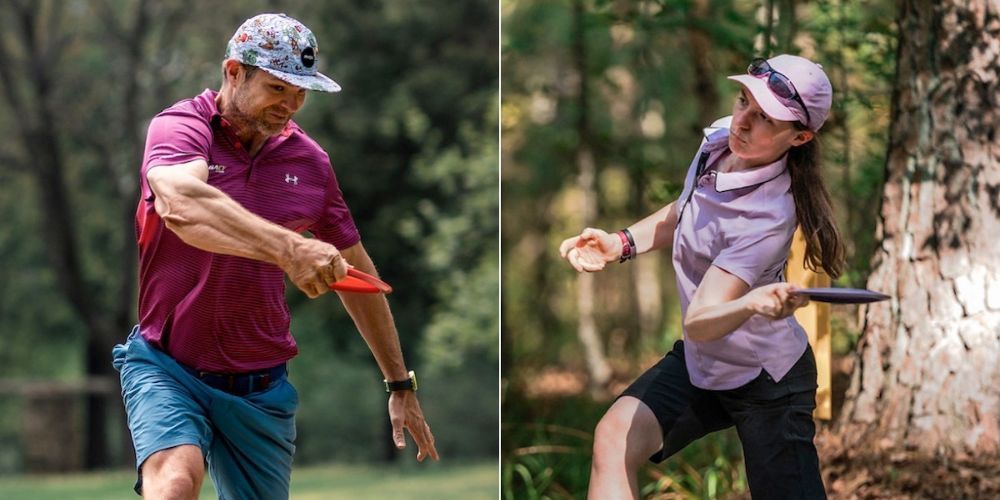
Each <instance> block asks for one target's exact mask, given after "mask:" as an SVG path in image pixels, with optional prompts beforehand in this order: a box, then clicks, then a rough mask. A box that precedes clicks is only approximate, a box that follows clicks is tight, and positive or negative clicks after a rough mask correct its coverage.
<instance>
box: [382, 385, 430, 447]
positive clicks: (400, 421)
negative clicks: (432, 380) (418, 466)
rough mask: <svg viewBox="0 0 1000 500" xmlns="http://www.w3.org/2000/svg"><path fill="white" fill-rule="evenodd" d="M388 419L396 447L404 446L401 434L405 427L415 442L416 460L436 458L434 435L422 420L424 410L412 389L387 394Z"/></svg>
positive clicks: (404, 439) (404, 441)
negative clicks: (390, 422)
mask: <svg viewBox="0 0 1000 500" xmlns="http://www.w3.org/2000/svg"><path fill="white" fill-rule="evenodd" d="M389 420H390V421H392V440H393V442H395V443H396V448H397V449H400V450H402V449H403V448H406V438H405V437H404V436H403V429H404V428H405V429H406V430H408V431H409V432H410V435H411V436H413V440H414V441H416V442H417V461H418V462H423V461H424V459H425V458H427V457H428V456H430V457H431V458H433V459H434V460H438V453H437V450H436V449H434V435H433V434H431V428H430V426H428V425H427V422H426V421H425V420H424V412H423V410H421V409H420V403H419V402H418V401H417V395H416V394H414V393H413V391H393V392H392V394H390V395H389Z"/></svg>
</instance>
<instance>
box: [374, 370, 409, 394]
mask: <svg viewBox="0 0 1000 500" xmlns="http://www.w3.org/2000/svg"><path fill="white" fill-rule="evenodd" d="M408 375H409V376H410V378H408V379H406V380H396V381H392V382H390V381H388V380H385V379H382V382H383V383H384V384H385V392H393V391H413V392H417V374H416V373H414V372H413V370H410V372H409V373H408Z"/></svg>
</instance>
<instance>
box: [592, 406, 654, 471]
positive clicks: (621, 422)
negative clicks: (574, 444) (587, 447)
mask: <svg viewBox="0 0 1000 500" xmlns="http://www.w3.org/2000/svg"><path fill="white" fill-rule="evenodd" d="M628 399H632V401H626V398H622V399H619V400H618V401H617V402H616V403H615V404H614V405H612V407H611V408H610V409H609V410H608V412H607V413H605V414H604V417H602V418H601V420H600V421H599V422H598V423H597V427H596V428H595V429H594V464H595V466H600V465H601V464H602V463H605V462H609V461H613V462H621V461H623V460H624V461H625V462H626V463H627V464H630V465H638V464H642V463H643V462H645V460H646V459H648V458H649V457H650V456H651V455H652V454H653V453H655V452H656V451H657V450H658V449H659V448H660V447H661V443H662V437H661V433H660V428H659V422H657V420H656V417H655V416H654V415H653V413H652V411H650V410H649V408H648V407H646V406H645V404H643V403H642V402H640V401H639V400H637V399H634V398H628Z"/></svg>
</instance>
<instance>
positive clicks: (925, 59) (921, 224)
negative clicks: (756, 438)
mask: <svg viewBox="0 0 1000 500" xmlns="http://www.w3.org/2000/svg"><path fill="white" fill-rule="evenodd" d="M897 15H898V21H897V22H898V23H899V28H900V29H899V55H898V62H897V64H898V66H897V76H896V86H895V90H894V93H893V103H892V106H893V108H892V128H891V142H890V144H891V147H890V149H889V157H888V161H887V162H886V166H885V175H886V182H885V191H884V194H883V198H882V207H881V214H880V217H879V220H878V229H877V237H878V239H879V241H880V246H879V247H878V249H877V251H876V253H875V255H874V258H873V264H872V266H873V268H872V274H871V276H870V277H869V279H868V287H869V288H872V289H875V290H882V291H884V292H885V293H888V294H890V295H892V296H893V300H892V301H889V302H881V303H878V304H873V305H870V306H868V307H866V308H864V309H863V314H864V334H863V337H862V338H861V342H860V345H859V346H858V351H857V363H856V368H855V369H854V374H853V379H852V383H851V388H850V390H849V392H848V396H847V402H846V403H845V406H844V410H843V413H842V417H841V419H840V422H839V435H840V436H841V437H842V439H843V440H844V442H845V444H846V445H847V446H848V447H852V446H854V445H856V444H857V445H860V444H861V443H865V442H874V444H875V446H874V451H875V452H889V451H901V450H906V449H916V450H919V452H921V453H922V454H925V455H929V456H934V455H941V456H945V457H951V458H954V457H958V456H962V455H971V456H984V455H996V454H997V453H998V452H1000V429H998V408H1000V389H998V387H1000V386H998V384H997V383H996V381H997V380H998V377H1000V371H998V370H1000V369H998V367H997V362H996V361H997V359H1000V335H998V333H997V332H998V331H1000V312H998V310H1000V276H998V275H997V272H996V270H997V268H998V266H1000V250H998V247H997V245H996V244H995V243H994V241H995V239H996V238H995V235H996V234H997V231H998V230H1000V219H998V215H1000V200H998V193H1000V178H998V177H997V172H998V168H997V162H998V157H997V152H996V148H995V144H996V137H997V133H996V128H997V124H998V121H997V118H998V116H997V111H996V110H997V106H998V104H1000V102H998V96H1000V83H998V82H1000V71H998V67H1000V65H998V62H1000V48H998V45H997V43H996V41H997V39H998V37H1000V17H998V16H1000V12H997V9H996V6H995V3H994V2H990V1H987V0H979V1H974V2H956V1H943V2H935V3H929V2H917V1H909V0H907V1H902V2H900V3H899V10H898V14H897ZM869 449H871V448H869Z"/></svg>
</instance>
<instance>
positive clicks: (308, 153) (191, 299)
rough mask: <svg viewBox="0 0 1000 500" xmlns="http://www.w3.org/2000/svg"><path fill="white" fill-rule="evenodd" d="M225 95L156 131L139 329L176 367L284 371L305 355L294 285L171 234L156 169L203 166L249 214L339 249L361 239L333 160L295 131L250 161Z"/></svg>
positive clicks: (196, 101)
mask: <svg viewBox="0 0 1000 500" xmlns="http://www.w3.org/2000/svg"><path fill="white" fill-rule="evenodd" d="M215 97H216V92H215V91H212V90H206V91H205V92H203V93H201V94H200V95H198V96H196V97H194V98H193V99H187V100H184V101H180V102H178V103H177V104H174V105H173V106H171V107H169V108H167V109H166V110H164V111H163V112H161V113H160V114H159V115H157V116H156V117H155V118H153V120H152V122H151V123H150V124H149V131H148V134H147V137H146V149H145V153H144V155H143V161H142V170H141V175H140V179H141V186H140V187H141V191H142V198H141V199H140V200H139V206H138V208H137V209H136V236H137V238H138V242H139V325H140V330H141V332H142V336H143V337H144V338H145V339H146V340H147V341H149V342H150V343H151V344H153V345H154V346H156V347H158V348H160V349H163V350H165V351H166V352H167V353H169V354H170V355H171V356H172V357H174V358H175V359H176V360H177V361H180V362H181V363H183V364H185V365H188V366H190V367H193V368H196V369H199V370H205V371H212V372H246V371H252V370H260V369H263V368H269V367H272V366H276V365H279V364H281V363H283V362H285V361H287V360H288V359H290V358H292V357H293V356H295V355H296V354H297V353H298V348H297V347H296V345H295V340H294V339H293V338H292V335H291V332H290V331H289V328H288V326H289V319H290V318H289V314H288V305H287V304H286V302H285V277H284V273H283V272H282V270H281V269H280V268H279V267H278V266H275V265H273V264H268V263H265V262H261V261H256V260H251V259H246V258H242V257H234V256H230V255H222V254H216V253H211V252H206V251H203V250H199V249H197V248H194V247H192V246H190V245H188V244H186V243H184V242H183V241H181V239H180V238H179V237H178V236H177V235H176V234H174V232H173V231H170V230H168V229H166V228H165V227H164V224H163V222H162V221H161V220H160V218H159V217H158V216H157V214H156V210H155V209H154V205H153V193H152V192H151V191H150V188H149V185H148V183H147V182H146V173H147V172H148V171H149V169H150V167H153V166H158V167H159V168H170V167H169V165H177V164H181V163H187V162H190V161H194V160H197V159H202V160H205V162H207V163H208V183H209V184H210V185H212V186H214V187H216V188H218V189H220V190H221V191H223V192H224V193H226V194H227V195H229V196H230V197H231V198H232V199H234V200H236V202H238V203H239V204H240V205H242V206H243V207H245V208H246V209H247V210H249V211H251V212H253V213H255V214H257V215H259V216H261V217H263V218H264V219H267V220H269V221H271V222H274V223H276V224H280V225H282V226H284V227H286V228H288V229H291V230H292V231H296V232H302V231H306V230H308V231H310V232H312V233H313V234H314V235H315V236H316V237H317V238H319V239H321V240H324V241H327V242H329V243H331V244H333V245H335V246H336V247H337V248H341V249H343V248H348V247H350V246H352V245H354V244H356V243H357V242H358V241H359V240H360V236H359V235H358V230H357V228H356V227H355V225H354V220H353V219H352V218H351V213H350V211H349V210H348V208H347V205H346V204H345V203H344V198H343V196H342V195H341V192H340V187H339V186H338V185H337V178H336V177H335V176H334V173H333V168H332V166H331V164H330V158H329V157H328V156H327V154H326V152H324V151H323V149H322V148H321V147H320V146H319V145H318V144H316V142H314V141H313V140H312V139H310V138H309V136H307V135H306V134H305V132H303V131H302V129H300V128H299V127H298V125H296V124H295V123H293V122H291V121H290V122H289V123H288V126H287V127H286V128H285V130H284V132H282V133H281V134H280V135H278V136H275V137H271V138H269V139H268V140H267V142H266V143H265V144H264V146H263V148H262V149H261V150H260V152H259V153H258V154H257V156H255V157H253V158H251V157H250V156H249V154H248V153H247V152H246V151H245V150H244V149H243V147H242V145H241V144H240V142H239V140H237V139H236V136H235V135H234V134H233V132H232V130H231V129H230V127H229V125H228V123H227V122H226V120H224V119H222V117H221V115H219V110H218V108H217V107H216V104H215Z"/></svg>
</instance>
